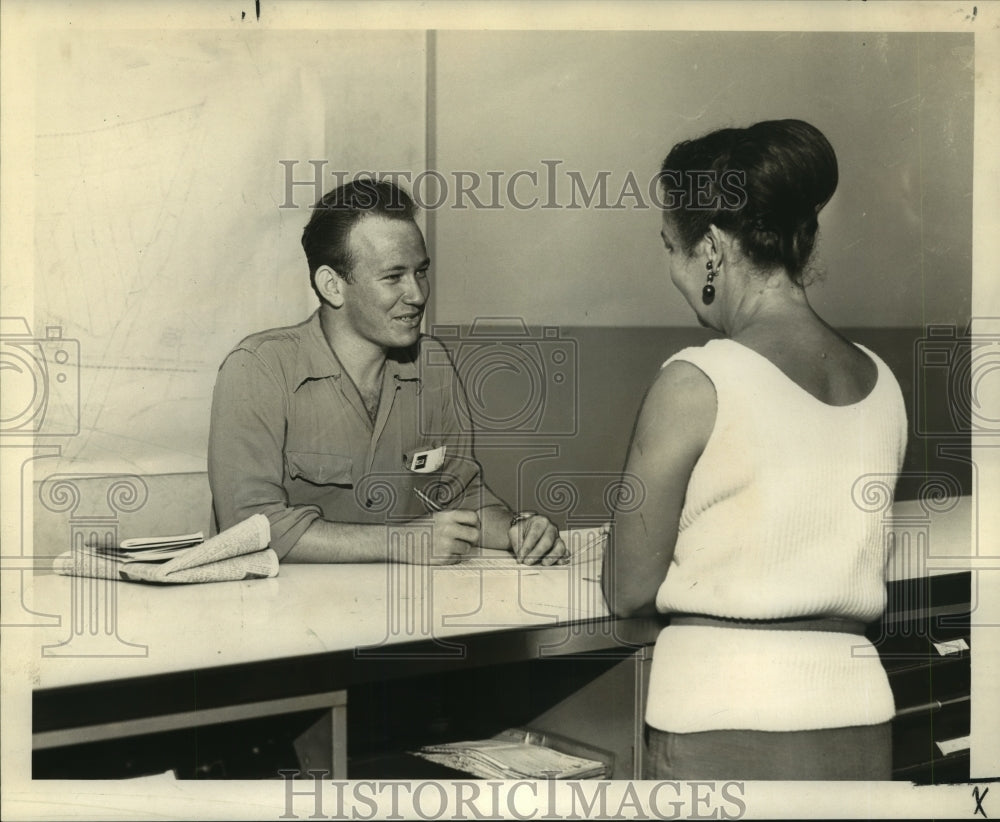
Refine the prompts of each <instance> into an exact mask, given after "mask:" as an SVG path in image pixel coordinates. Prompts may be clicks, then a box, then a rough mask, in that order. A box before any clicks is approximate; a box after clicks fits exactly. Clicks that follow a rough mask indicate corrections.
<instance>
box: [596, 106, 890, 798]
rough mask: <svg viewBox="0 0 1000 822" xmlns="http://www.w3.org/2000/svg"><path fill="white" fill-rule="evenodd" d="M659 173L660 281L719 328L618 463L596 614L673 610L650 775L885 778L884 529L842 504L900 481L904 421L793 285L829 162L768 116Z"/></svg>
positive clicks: (652, 692)
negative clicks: (880, 635) (870, 632)
mask: <svg viewBox="0 0 1000 822" xmlns="http://www.w3.org/2000/svg"><path fill="white" fill-rule="evenodd" d="M660 179H661V183H662V185H663V194H664V197H663V204H664V206H665V207H664V211H663V221H662V231H661V236H662V239H663V245H664V247H665V249H666V254H667V268H668V270H669V273H670V278H671V280H672V281H673V283H674V285H675V286H676V287H677V289H678V290H679V291H680V292H681V294H682V295H683V296H684V298H685V299H686V300H687V302H688V303H689V304H690V305H691V307H692V309H694V312H695V314H696V315H697V317H698V320H699V321H700V322H701V323H702V324H703V325H705V326H708V327H711V328H713V329H715V330H717V331H720V332H722V334H723V335H724V336H723V337H722V338H721V339H714V340H712V341H710V342H708V343H707V344H705V345H704V346H701V347H693V348H686V349H684V350H682V351H680V352H679V353H677V354H675V355H674V356H673V357H671V358H670V359H669V360H667V362H666V363H664V365H663V367H662V369H661V370H660V372H659V374H658V376H657V378H656V379H655V381H654V382H653V384H652V386H651V387H650V389H649V391H648V393H647V396H646V398H645V399H644V401H643V405H642V408H641V410H640V412H639V416H638V419H637V421H636V427H635V431H634V434H633V439H632V443H631V445H630V448H629V454H628V459H627V463H626V468H625V472H626V477H628V478H629V480H630V481H631V482H637V483H641V486H642V492H643V495H644V496H643V502H642V503H641V504H640V505H639V506H638V507H637V508H635V509H634V510H631V511H628V512H625V511H619V512H618V514H617V515H616V517H615V520H614V523H613V539H612V544H611V546H609V548H608V551H607V554H606V556H605V568H604V574H603V588H604V593H605V597H606V598H607V600H608V603H609V605H610V607H611V609H612V611H614V612H615V613H616V614H618V615H622V616H624V615H635V614H641V613H656V612H659V613H664V614H670V615H671V619H670V622H669V625H668V626H667V627H666V628H664V629H663V630H662V632H661V633H660V636H659V638H658V640H657V643H656V648H655V651H654V658H653V663H652V670H651V677H650V683H649V690H648V702H647V707H646V732H647V741H648V749H647V752H646V757H645V771H646V773H645V777H646V778H649V779H717V778H722V779H888V778H890V776H891V737H890V724H889V722H890V720H891V718H892V716H893V713H894V706H893V698H892V693H891V691H890V689H889V684H888V679H887V677H886V675H885V672H884V670H883V668H882V666H881V664H880V662H879V659H878V656H877V653H876V651H875V649H874V648H873V646H872V645H871V644H870V643H869V642H868V641H867V640H866V639H865V638H864V636H863V633H864V630H865V624H866V623H868V622H871V621H873V620H875V619H876V618H877V617H878V616H879V615H880V614H881V612H882V610H883V609H884V607H885V579H884V568H885V557H884V546H883V535H882V522H881V515H880V514H877V513H870V512H867V511H864V510H862V509H861V508H860V507H859V506H858V505H857V504H855V502H854V500H855V498H856V489H855V485H856V483H858V482H859V480H860V481H861V482H863V481H864V480H863V479H862V478H863V477H864V476H865V475H870V474H880V475H882V476H885V475H895V474H898V472H899V469H900V466H901V464H902V459H903V451H904V448H905V445H906V430H907V426H906V416H905V411H904V407H903V401H902V395H901V392H900V389H899V385H898V383H897V382H896V380H895V378H894V377H893V375H892V373H891V372H890V371H889V369H888V368H887V367H886V365H885V363H884V362H882V360H881V359H879V358H878V357H877V356H876V355H875V354H873V353H872V352H871V351H869V350H868V349H866V348H864V347H862V346H859V345H855V344H852V343H851V342H850V341H848V340H846V339H845V338H844V337H842V336H841V335H840V334H838V333H837V332H836V331H835V330H834V329H833V328H831V327H830V326H828V325H827V324H826V323H825V322H824V321H823V320H822V319H821V318H820V317H819V316H818V315H817V314H816V313H815V312H814V311H813V309H812V307H811V306H810V305H809V301H808V299H807V298H806V292H805V289H804V287H803V273H804V271H805V269H806V265H807V262H808V260H809V257H810V254H811V252H812V249H813V245H814V242H815V238H816V232H817V228H818V224H817V216H818V214H819V211H820V209H821V208H822V207H823V206H824V205H825V204H826V203H827V201H828V200H829V199H830V197H831V196H832V195H833V193H834V190H835V189H836V186H837V161H836V156H835V154H834V152H833V149H832V147H831V146H830V144H829V142H828V141H827V140H826V138H825V137H824V136H823V135H822V134H821V133H820V132H819V131H818V130H817V129H816V128H814V127H813V126H811V125H809V124H808V123H804V122H802V121H799V120H780V121H769V122H762V123H757V124H756V125H753V126H750V127H749V128H745V129H723V130H721V131H716V132H714V133H712V134H709V135H707V136H705V137H702V138H701V139H698V140H692V141H687V142H682V143H680V144H678V145H676V146H675V147H674V148H673V149H672V150H671V152H670V154H669V155H668V156H667V158H666V160H665V161H664V163H663V169H662V173H661V178H660ZM706 204H707V205H708V206H709V207H707V208H706V207H705V206H706ZM852 492H853V493H852Z"/></svg>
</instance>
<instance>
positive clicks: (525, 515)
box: [507, 511, 535, 528]
mask: <svg viewBox="0 0 1000 822" xmlns="http://www.w3.org/2000/svg"><path fill="white" fill-rule="evenodd" d="M533 516H535V512H534V511H518V512H517V513H516V514H514V516H512V517H511V518H510V525H508V526H507V527H508V528H513V527H514V526H515V525H517V524H518V523H519V522H524V521H525V520H526V519H531V518H532V517H533Z"/></svg>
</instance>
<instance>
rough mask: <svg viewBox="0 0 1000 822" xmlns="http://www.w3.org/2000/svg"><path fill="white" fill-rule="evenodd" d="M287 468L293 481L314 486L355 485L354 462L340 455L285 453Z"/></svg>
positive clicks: (302, 452)
mask: <svg viewBox="0 0 1000 822" xmlns="http://www.w3.org/2000/svg"><path fill="white" fill-rule="evenodd" d="M285 468H286V470H287V471H288V476H289V477H291V478H292V479H299V480H305V481H306V482H309V483H312V484H313V485H339V486H342V487H345V488H350V487H352V486H353V485H354V477H353V473H352V471H353V468H354V460H352V459H351V458H350V457H344V456H341V455H340V454H316V453H309V452H305V451H287V452H285Z"/></svg>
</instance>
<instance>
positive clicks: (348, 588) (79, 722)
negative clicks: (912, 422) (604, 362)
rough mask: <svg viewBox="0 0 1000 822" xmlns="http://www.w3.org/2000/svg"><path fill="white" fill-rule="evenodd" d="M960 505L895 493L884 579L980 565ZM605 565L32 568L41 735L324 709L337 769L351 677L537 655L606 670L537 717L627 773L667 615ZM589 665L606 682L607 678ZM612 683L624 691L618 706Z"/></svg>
mask: <svg viewBox="0 0 1000 822" xmlns="http://www.w3.org/2000/svg"><path fill="white" fill-rule="evenodd" d="M952 502H954V504H951V503H938V504H936V505H930V506H929V505H928V504H927V503H923V504H922V503H920V502H916V501H913V502H901V503H897V504H896V506H895V507H894V509H893V516H892V517H891V518H890V519H889V520H888V521H887V523H886V540H887V543H888V544H889V545H890V546H892V548H893V552H892V555H891V558H890V563H889V578H890V580H894V581H904V580H908V579H909V580H920V579H927V578H932V577H934V576H936V575H941V574H944V575H951V574H954V572H956V571H959V570H961V569H962V568H963V567H964V568H966V569H968V568H969V567H970V565H972V566H974V565H975V558H974V550H972V549H973V546H972V540H971V532H972V528H973V526H974V522H975V516H976V512H975V510H974V508H973V501H972V500H971V499H970V498H968V497H966V498H960V499H958V500H956V501H952ZM966 573H967V572H966ZM597 578H598V573H597V564H596V559H595V560H594V561H590V562H583V563H579V564H575V565H572V566H570V567H562V568H549V569H539V568H527V567H520V568H516V569H512V570H503V571H496V570H490V571H481V570H475V569H470V568H463V567H444V568H433V567H426V566H406V565H382V564H372V565H339V566H299V565H286V566H282V568H281V573H280V575H279V576H278V577H277V578H276V579H272V580H254V581H248V582H237V583H218V584H211V585H191V586H176V587H154V586H146V585H138V584H131V583H116V582H106V581H103V580H88V579H70V578H66V577H57V576H40V577H37V578H36V579H35V581H34V587H33V591H32V593H33V603H34V605H33V607H34V609H35V610H36V611H38V612H42V613H50V614H55V615H58V616H60V617H61V624H60V625H59V626H58V627H52V628H38V629H36V635H37V638H38V644H37V647H39V648H40V657H39V658H38V659H36V672H35V683H36V684H35V687H34V693H33V747H34V749H35V750H37V751H41V750H46V749H52V748H57V747H61V746H66V745H75V744H79V743H85V742H95V741H99V740H108V739H124V738H127V737H129V736H134V735H138V734H147V733H155V732H158V731H163V730H172V729H176V728H179V727H203V726H208V725H211V724H214V723H224V722H230V721H233V720H239V719H243V718H247V717H260V716H267V715H286V714H293V713H296V712H302V711H307V710H316V709H319V710H321V711H322V714H321V716H320V719H319V720H317V721H316V722H315V723H314V724H312V725H311V726H309V727H308V728H307V729H306V731H305V732H304V733H303V735H302V737H301V738H300V739H299V740H298V742H297V750H298V752H299V759H300V762H301V763H302V764H303V765H305V766H306V767H312V768H317V769H326V770H329V771H330V772H331V773H332V774H333V776H334V777H335V778H344V777H346V776H349V775H351V773H350V769H349V768H348V763H347V747H346V742H345V732H346V728H347V720H348V711H349V710H350V706H349V704H348V692H349V691H351V689H362V693H363V692H364V690H365V689H369V688H373V687H374V686H375V685H376V684H378V683H383V682H386V681H390V680H400V679H401V678H404V677H409V678H414V677H420V676H425V675H428V676H430V675H438V674H440V675H448V674H449V673H454V672H462V671H469V670H473V669H480V670H489V671H496V672H501V671H504V670H508V669H512V668H513V666H516V665H518V664H521V663H527V662H529V661H531V660H545V659H551V660H556V659H563V660H565V659H571V658H577V657H579V658H588V659H590V660H593V659H595V658H597V659H601V658H605V659H607V660H609V662H608V668H607V674H606V677H605V673H604V669H603V668H597V667H591V668H588V669H587V671H590V672H591V673H584V674H579V675H577V680H576V681H574V682H571V683H570V686H569V690H570V691H572V692H573V693H572V694H569V696H568V697H567V702H566V704H564V705H560V706H555V707H553V709H552V710H549V711H545V712H540V713H539V714H538V715H537V717H536V718H538V719H539V720H540V722H541V724H542V725H543V729H545V730H549V731H553V732H562V733H565V734H567V735H570V736H579V727H578V725H577V724H574V722H575V720H574V714H576V715H580V714H583V715H585V716H586V717H587V718H588V720H589V721H594V722H596V723H597V725H596V726H595V728H594V729H593V734H592V737H591V738H590V739H584V740H583V741H585V742H586V741H589V742H591V743H593V744H597V745H599V746H600V745H601V742H602V741H606V740H607V739H609V738H616V739H617V740H618V741H617V743H616V745H617V746H618V751H617V755H618V756H617V759H618V767H617V770H616V773H615V776H616V777H619V778H628V777H634V776H637V775H638V773H639V771H638V769H639V767H640V756H639V752H640V751H641V740H640V734H641V730H642V722H641V716H642V707H643V698H644V683H645V669H646V667H647V666H646V665H645V662H647V661H648V658H649V651H650V650H651V649H648V648H647V647H646V646H647V645H648V644H650V643H652V642H653V641H654V640H655V637H656V634H657V631H658V629H659V625H658V624H657V622H656V621H654V620H615V619H613V618H611V617H610V616H609V614H608V611H607V608H606V606H605V603H604V600H603V597H602V595H601V592H600V585H599V583H597V582H596V581H595V580H596V579H597ZM893 590H897V589H892V588H890V611H891V612H892V613H890V615H889V617H890V618H895V617H896V616H898V615H899V613H900V612H901V609H903V610H905V607H906V606H907V604H906V603H904V602H901V603H894V602H893V601H892V596H893V594H892V591H893ZM899 590H901V589H899ZM908 602H909V603H910V604H911V605H912V604H913V601H912V598H911V599H910V600H908ZM963 605H964V607H965V608H966V610H967V608H968V606H967V603H958V604H957V605H956V606H955V607H957V608H958V609H959V610H961V609H962V607H963ZM922 607H924V606H923V605H920V604H919V603H918V610H919V608H922ZM939 610H940V609H939ZM952 610H954V608H952ZM946 611H947V608H946ZM956 613H957V612H956ZM911 616H912V615H911ZM897 621H899V620H897ZM887 647H888V646H887ZM889 650H890V651H891V648H890V649H889ZM503 666H507V667H506V668H505V667H503ZM581 670H582V669H581ZM498 675H499V673H498ZM591 677H592V678H593V679H594V680H597V679H599V678H607V682H605V683H604V685H603V686H602V687H603V688H604V690H603V691H601V690H597V686H596V685H592V683H591V682H589V681H588V680H589V679H590V678H591ZM609 693H610V694H613V695H616V694H621V695H622V701H621V704H616V705H612V704H611V700H609V699H608V695H609ZM616 699H617V697H616ZM616 711H617V713H615V712H616ZM604 714H607V716H604ZM533 716H535V715H533ZM545 722H549V723H550V724H549V726H548V727H547V728H546V727H544V723H545ZM602 722H603V725H602V724H601V723H602ZM623 726H624V730H623Z"/></svg>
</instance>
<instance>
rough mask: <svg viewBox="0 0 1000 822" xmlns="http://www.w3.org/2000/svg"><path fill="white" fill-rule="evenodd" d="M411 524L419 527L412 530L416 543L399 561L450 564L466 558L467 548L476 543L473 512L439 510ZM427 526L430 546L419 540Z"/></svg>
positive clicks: (476, 525) (408, 546) (477, 520)
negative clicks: (415, 536)
mask: <svg viewBox="0 0 1000 822" xmlns="http://www.w3.org/2000/svg"><path fill="white" fill-rule="evenodd" d="M414 524H415V525H419V526H421V527H420V528H419V529H417V530H416V531H415V533H416V535H417V538H416V540H414V543H415V544H413V545H407V546H406V549H405V550H404V551H403V553H402V555H401V556H400V558H399V559H400V561H401V562H409V563H414V564H418V565H453V564H454V563H456V562H460V561H461V560H462V559H464V558H465V555H466V554H468V553H469V548H471V547H472V546H473V545H478V544H479V514H477V513H476V512H475V511H463V510H455V511H438V512H436V513H434V514H431V515H430V516H429V517H422V518H421V519H418V520H414ZM428 527H429V528H430V536H431V544H430V546H427V545H426V544H425V543H424V542H423V541H422V540H421V539H420V534H421V532H422V531H423V529H424V528H428Z"/></svg>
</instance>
